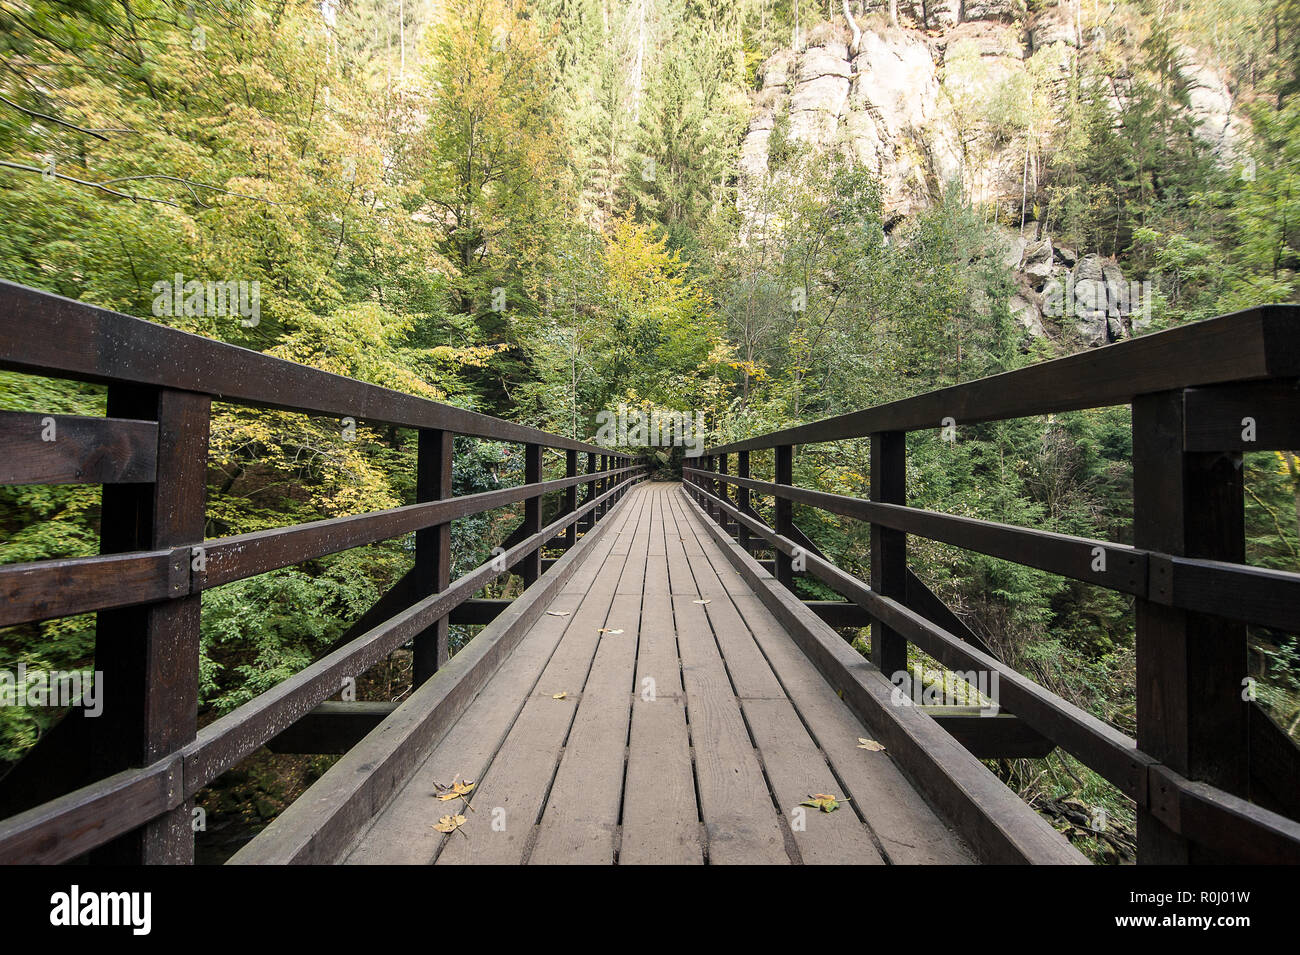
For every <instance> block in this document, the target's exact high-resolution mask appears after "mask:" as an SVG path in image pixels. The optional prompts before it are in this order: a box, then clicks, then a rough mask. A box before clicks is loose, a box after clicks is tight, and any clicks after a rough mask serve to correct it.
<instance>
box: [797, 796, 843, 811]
mask: <svg viewBox="0 0 1300 955" xmlns="http://www.w3.org/2000/svg"><path fill="white" fill-rule="evenodd" d="M844 801H845V802H848V799H847V798H846V799H845V800H844ZM799 805H801V806H809V807H811V808H813V809H820V810H821V811H822V812H834V811H835V810H836V809H839V808H840V801H839V799H838V798H837V797H835V796H832V795H831V794H830V793H813V794H812V795H811V796H809V797H808V798H807V799H805V800H804V801H803V802H801V803H799Z"/></svg>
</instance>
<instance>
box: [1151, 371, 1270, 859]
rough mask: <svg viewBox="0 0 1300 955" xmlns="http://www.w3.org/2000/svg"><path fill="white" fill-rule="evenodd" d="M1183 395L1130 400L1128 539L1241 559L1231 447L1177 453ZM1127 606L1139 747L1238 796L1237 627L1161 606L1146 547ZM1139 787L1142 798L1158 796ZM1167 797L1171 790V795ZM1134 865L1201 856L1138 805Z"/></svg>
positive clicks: (1240, 515)
mask: <svg viewBox="0 0 1300 955" xmlns="http://www.w3.org/2000/svg"><path fill="white" fill-rule="evenodd" d="M1184 417H1185V409H1184V398H1183V393H1182V392H1181V391H1171V392H1163V393H1159V394H1151V395H1141V396H1139V397H1137V398H1135V399H1134V400H1133V543H1134V545H1135V546H1136V547H1139V548H1142V549H1144V550H1150V551H1155V552H1158V553H1159V554H1160V555H1170V556H1185V557H1200V558H1205V559H1208V560H1220V561H1231V562H1236V563H1241V562H1244V560H1245V517H1244V514H1245V488H1244V483H1243V478H1242V461H1241V454H1240V453H1238V452H1225V453H1218V452H1186V451H1184V450H1183V435H1184V425H1185V423H1186V422H1185V420H1184ZM1149 578H1150V585H1149V586H1150V596H1151V598H1152V599H1148V600H1144V599H1139V600H1138V601H1137V602H1136V607H1135V616H1134V621H1135V627H1136V642H1137V744H1138V748H1139V749H1140V750H1141V751H1142V752H1144V753H1146V754H1148V755H1150V756H1153V757H1154V758H1156V759H1158V760H1159V761H1160V762H1161V763H1163V764H1165V765H1166V766H1168V767H1169V768H1170V769H1172V770H1174V771H1175V772H1177V773H1181V774H1182V775H1184V776H1186V777H1188V778H1189V779H1192V780H1195V781H1197V782H1204V783H1209V784H1210V785H1212V786H1217V787H1218V788H1220V789H1223V790H1226V791H1228V792H1230V793H1234V794H1236V795H1238V796H1243V797H1244V796H1245V795H1246V791H1247V777H1248V770H1249V764H1248V763H1247V758H1248V756H1247V754H1248V723H1247V720H1248V718H1249V710H1248V707H1249V704H1248V703H1247V702H1246V700H1244V699H1243V694H1242V684H1243V680H1244V679H1245V677H1246V674H1247V644H1246V626H1245V624H1242V623H1238V622H1234V621H1230V620H1226V619H1220V618H1216V617H1211V616H1207V615H1205V614H1198V613H1189V612H1187V611H1183V610H1177V609H1175V608H1173V607H1170V606H1166V605H1165V604H1164V603H1162V602H1161V601H1162V600H1163V601H1168V599H1169V596H1170V595H1169V586H1170V569H1169V565H1168V562H1167V561H1165V560H1162V559H1161V557H1158V556H1156V555H1154V554H1153V556H1152V557H1151V564H1150V569H1149ZM1166 796H1167V794H1161V793H1160V792H1158V791H1151V792H1148V801H1149V804H1151V805H1152V806H1155V805H1156V803H1155V801H1156V800H1158V799H1163V798H1166ZM1172 798H1173V799H1177V795H1176V794H1174V795H1173V796H1172ZM1137 850H1138V861H1139V862H1142V863H1188V862H1193V863H1194V862H1210V861H1214V860H1213V859H1211V858H1208V857H1205V856H1204V855H1203V854H1202V853H1199V852H1198V851H1197V850H1196V849H1195V847H1194V846H1191V845H1190V844H1189V843H1188V842H1187V841H1186V840H1185V839H1183V838H1182V837H1181V836H1179V835H1177V834H1176V833H1175V832H1173V831H1172V830H1171V829H1169V828H1168V827H1166V826H1165V825H1164V824H1162V823H1161V822H1160V820H1159V819H1158V818H1157V816H1156V815H1155V814H1154V813H1153V812H1150V811H1147V810H1146V808H1145V807H1143V806H1142V805H1140V804H1139V806H1138V815H1137Z"/></svg>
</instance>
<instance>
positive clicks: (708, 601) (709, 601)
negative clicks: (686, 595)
mask: <svg viewBox="0 0 1300 955" xmlns="http://www.w3.org/2000/svg"><path fill="white" fill-rule="evenodd" d="M691 603H696V604H707V603H713V601H712V600H692V601H691Z"/></svg>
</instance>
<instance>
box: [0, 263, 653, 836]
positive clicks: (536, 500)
mask: <svg viewBox="0 0 1300 955" xmlns="http://www.w3.org/2000/svg"><path fill="white" fill-rule="evenodd" d="M0 369H4V370H8V371H15V372H21V373H26V374H32V375H42V376H48V377H54V378H64V379H72V380H79V381H85V382H96V383H102V384H105V385H107V386H108V388H107V415H106V417H104V418H92V417H76V416H67V415H45V414H40V413H36V414H33V413H28V412H15V411H0V484H60V483H89V484H103V485H104V491H103V508H102V520H101V548H100V550H101V553H100V555H99V556H95V557H85V558H73V559H67V560H47V561H40V562H36V563H30V564H14V565H0V626H10V625H14V624H22V623H30V622H34V621H41V620H49V619H52V618H57V617H65V616H70V615H74V614H83V613H90V612H94V613H96V614H97V620H96V635H95V669H96V671H98V672H99V673H100V674H102V694H103V697H102V698H103V701H104V703H103V705H104V710H103V713H102V714H101V715H100V716H99V717H98V718H96V719H93V720H92V719H84V720H77V723H78V724H82V725H83V726H85V727H87V728H84V729H83V731H82V735H81V736H80V737H79V739H80V740H81V744H82V745H80V746H77V747H68V748H67V749H66V751H63V752H59V753H50V754H47V755H43V756H42V755H41V753H42V750H43V748H44V744H45V743H48V742H52V741H53V740H52V739H47V740H43V741H42V743H40V744H38V746H37V747H36V750H35V751H34V752H33V753H32V754H31V755H29V757H28V758H27V759H25V760H24V761H23V762H21V763H19V765H18V767H17V768H16V769H15V770H14V771H13V772H11V773H10V775H9V777H6V778H5V779H4V780H0V807H6V808H7V811H8V812H12V811H14V809H15V808H21V809H22V811H20V812H17V813H16V814H15V815H12V816H10V818H8V819H6V820H4V821H3V822H0V862H15V861H20V862H61V861H66V860H70V859H76V858H80V857H83V856H86V855H87V854H88V853H89V857H90V859H91V860H92V861H103V862H190V861H192V860H193V851H194V848H193V836H192V825H191V814H192V810H193V806H194V797H195V794H196V793H198V791H199V790H201V789H203V788H204V787H205V786H207V785H209V784H210V783H211V782H212V781H213V780H214V779H216V778H217V777H218V776H219V775H220V774H222V773H223V772H225V771H226V770H228V769H230V768H231V767H232V766H234V765H236V764H237V763H238V762H240V761H241V760H243V759H244V758H245V757H247V756H248V755H249V754H251V753H252V752H254V751H255V750H256V749H258V748H259V747H261V746H262V745H264V744H266V743H268V742H270V741H272V740H273V739H274V738H276V737H277V736H279V735H280V734H281V733H284V732H285V731H286V730H289V729H290V728H291V727H293V726H294V725H295V724H297V723H299V721H301V720H303V719H304V718H305V717H307V716H309V715H311V714H312V713H313V712H314V711H316V710H317V709H318V708H319V707H320V706H321V704H323V703H324V702H325V701H327V700H329V698H330V697H332V696H334V695H336V694H338V693H339V691H340V689H341V687H342V686H343V684H344V681H345V680H346V679H348V678H352V679H355V678H356V677H358V676H359V675H360V674H362V673H363V672H365V671H366V670H367V669H369V668H370V667H372V666H374V665H375V664H376V663H378V662H379V661H380V660H382V659H383V658H384V657H385V656H386V655H387V654H388V653H390V652H391V651H393V650H395V649H397V648H399V647H401V646H403V645H405V644H408V643H411V644H413V647H414V682H415V683H416V684H419V683H422V682H424V681H426V680H428V679H429V677H430V676H432V675H433V674H434V673H435V672H436V671H437V670H438V669H439V668H440V667H441V666H442V665H443V664H444V663H445V662H446V661H447V656H448V647H447V627H448V622H449V621H457V617H456V614H457V612H458V611H460V610H461V609H462V608H464V609H465V610H466V611H467V612H466V613H464V615H463V617H462V618H461V619H463V621H464V622H467V623H484V622H487V621H488V620H491V619H492V618H494V617H495V616H496V615H497V614H499V613H501V611H502V609H503V606H502V603H503V602H498V601H476V600H474V599H473V598H474V595H475V594H476V593H477V592H479V591H480V590H482V589H483V588H484V587H485V586H486V585H488V584H490V583H491V582H492V581H493V580H494V579H496V578H497V577H499V576H500V575H501V574H502V573H504V572H505V571H506V570H507V569H510V568H516V569H517V570H518V572H519V573H520V575H521V576H522V577H523V580H524V582H525V583H527V584H532V583H533V582H535V581H536V580H538V578H539V577H540V576H541V575H542V572H543V560H542V548H543V546H547V545H551V544H552V543H555V544H556V545H557V546H563V547H572V546H573V545H574V544H575V543H576V541H577V533H578V531H579V529H587V530H589V529H591V528H592V527H593V526H594V524H595V522H596V521H597V520H598V519H599V518H600V517H601V516H602V515H603V514H604V513H605V512H606V511H607V510H608V508H610V507H611V506H612V505H613V504H614V503H615V502H617V501H618V500H619V499H620V498H621V497H622V496H623V494H624V493H625V492H626V491H627V489H628V488H629V487H630V486H631V485H632V484H634V483H635V482H636V481H638V480H640V479H641V477H642V476H643V475H644V473H645V470H644V467H643V465H642V463H641V462H640V461H638V460H634V459H633V458H632V457H631V456H630V455H627V454H624V453H619V452H613V451H611V450H610V449H608V448H604V447H598V446H595V445H591V444H585V443H583V442H580V441H574V440H570V439H568V438H563V437H559V436H557V435H553V434H548V433H546V432H543V431H538V430H536V429H533V428H528V427H525V426H523V425H519V424H515V423H512V422H509V421H504V420H501V419H498V418H493V417H490V416H488V415H483V414H476V413H474V412H470V411H465V410H463V409H460V408H454V407H451V406H448V405H444V404H439V403H437V402H433V401H428V400H425V399H422V398H417V397H413V396H410V395H406V394H402V393H399V392H395V391H391V390H389V389H386V388H380V387H377V386H375V385H370V384H367V383H365V382H362V381H356V380H354V379H350V378H345V377H341V376H339V375H334V374H329V373H327V372H323V371H320V370H318V369H314V368H310V367H307V366H303V365H298V364H294V363H292V362H288V361H282V360H279V359H276V358H272V357H270V356H267V355H264V354H260V353H258V352H253V351H249V350H247V349H243V348H238V347H235V346H232V345H227V344H224V343H221V342H217V341H212V340H209V339H206V338H202V337H199V336H196V335H191V334H187V333H185V332H181V331H177V330H175V329H172V328H168V327H165V326H162V325H158V324H155V323H152V322H148V321H143V320H140V319H137V318H132V317H129V316H126V315H122V314H118V313H115V312H111V311H107V310H104V309H100V308H95V307H93V306H90V305H86V304H83V303H81V302H76V301H72V300H69V299H65V298H61V297H58V296H54V295H49V294H47V293H43V292H39V291H36V290H33V289H29V288H25V287H22V286H18V285H13V284H10V283H0ZM214 399H220V400H221V401H225V402H231V403H235V404H239V405H246V406H253V407H262V408H277V409H282V410H289V411H295V412H303V413H306V414H311V415H326V416H332V417H337V418H343V417H350V418H352V419H354V420H355V422H358V423H360V422H367V423H372V424H384V425H388V426H396V427H400V428H412V429H417V432H418V452H417V462H418V464H417V475H416V500H417V503H415V504H412V505H409V506H406V507H398V508H393V509H391V510H386V511H379V512H374V513H366V514H357V515H353V516H349V517H340V518H335V519H332V520H322V521H316V522H313V523H309V524H303V525H298V526H295V527H285V528H277V529H273V530H264V531H258V532H256V533H252V534H240V535H237V536H233V537H224V538H217V539H211V540H205V539H204V529H205V521H206V513H205V492H206V482H207V467H208V436H209V421H210V413H211V405H212V401H213V400H214ZM48 417H52V418H54V424H55V427H56V429H57V431H56V434H57V439H56V440H54V441H42V440H41V433H42V430H43V428H44V427H45V425H44V424H43V422H44V421H45V419H46V418H48ZM455 435H463V436H467V437H473V438H484V439H490V440H494V441H503V442H512V443H517V444H522V445H523V446H524V448H525V464H526V466H525V483H524V484H522V485H520V486H518V487H510V488H504V489H501V490H495V491H489V492H486V493H482V494H472V495H465V496H460V497H454V496H452V487H451V467H452V438H453V436H455ZM547 448H550V449H556V450H561V451H564V452H565V464H566V476H565V477H563V478H559V479H555V480H549V481H544V480H542V454H543V450H544V449H547ZM579 455H585V457H586V461H585V473H581V474H580V473H579V471H578V458H579ZM597 459H599V467H598V466H597ZM580 487H585V488H586V489H587V490H586V493H585V495H584V496H583V499H582V501H581V502H579V499H578V489H579V488H580ZM556 493H562V494H563V501H562V504H561V506H560V507H559V513H558V514H557V515H556V516H554V518H553V519H552V520H550V522H549V523H548V524H546V525H545V526H543V525H542V513H543V511H542V501H543V497H544V496H545V495H548V494H556ZM521 501H522V502H523V503H524V519H523V522H522V523H521V524H520V526H519V528H518V530H517V531H516V532H515V533H514V534H513V535H512V536H511V537H510V538H509V539H508V540H507V541H506V542H505V545H504V548H505V549H504V553H502V554H499V555H498V556H497V557H496V558H494V559H493V560H492V561H490V562H489V563H486V564H483V565H481V566H479V567H477V568H475V569H474V570H472V571H470V572H469V573H467V574H465V575H464V576H462V577H460V578H458V579H456V580H454V581H453V580H451V578H450V570H451V549H450V526H451V522H452V521H454V520H456V519H457V518H462V517H466V516H469V515H473V514H478V513H481V512H483V511H487V510H491V509H494V508H500V507H504V506H507V505H511V504H515V503H518V502H521ZM410 533H414V534H415V563H414V567H413V568H412V570H411V571H410V572H409V573H408V574H407V575H406V577H404V578H402V579H401V580H400V581H399V582H398V584H397V585H395V586H394V587H393V588H392V590H391V591H389V593H388V594H386V595H385V596H384V597H383V598H381V599H380V601H379V602H378V603H377V604H376V606H375V607H374V608H373V609H372V610H371V611H370V612H368V613H367V614H365V615H363V617H362V618H361V619H360V620H358V621H357V622H356V624H354V625H353V627H352V629H351V630H349V631H348V633H347V634H346V635H345V638H344V640H343V641H341V645H339V646H337V648H336V649H334V650H333V652H331V653H329V654H328V655H327V656H325V657H324V658H322V659H320V660H317V661H316V662H315V663H313V664H311V665H310V666H308V667H307V668H306V669H304V670H302V671H301V672H299V673H297V674H295V675H294V676H292V677H291V678H289V679H287V680H285V681H284V682H282V683H280V684H279V685H277V686H276V687H274V688H273V689H271V690H268V691H266V692H265V693H262V694H261V695H260V696H258V697H256V698H255V699H253V700H251V701H250V702H248V703H246V704H244V705H243V706H240V707H239V708H237V709H235V710H234V711H232V712H231V713H229V714H227V715H225V716H222V717H220V718H219V719H216V720H215V721H213V722H212V723H210V724H208V725H207V726H205V727H203V729H202V730H199V729H198V723H197V714H198V689H199V676H198V667H199V629H200V601H201V599H202V593H203V591H204V590H206V589H208V588H210V587H216V586H220V585H221V584H226V583H230V582H231V581H236V580H241V579H244V578H248V577H252V576H254V575H257V574H262V573H266V572H267V571H271V570H275V569H277V568H282V567H288V566H291V565H294V564H299V563H302V562H304V561H309V560H312V559H315V558H318V557H321V556H324V555H327V554H333V553H337V552H339V551H343V550H347V549H349V548H353V547H358V546H362V545H365V544H371V543H375V542H379V541H383V540H388V539H391V538H395V537H399V536H402V535H406V534H410ZM560 535H562V536H560ZM557 539H558V540H557ZM65 722H66V721H65ZM60 725H62V724H60ZM56 729H57V728H56ZM53 736H54V734H51V737H53ZM322 751H327V750H322ZM29 760H30V761H32V764H33V765H34V766H35V767H36V769H34V770H30V771H27V772H23V768H24V766H25V765H27V764H28V761H29ZM85 773H89V778H90V779H91V780H93V781H91V782H89V784H88V785H81V786H79V788H75V789H74V790H73V791H71V792H62V794H58V792H57V791H51V790H58V788H59V781H60V780H64V781H66V780H73V781H79V778H80V776H81V775H82V774H85ZM46 794H48V795H51V796H54V797H55V798H52V799H50V800H49V801H41V796H42V795H46ZM34 802H39V803H40V804H39V805H35V804H33V803H34ZM24 803H26V804H27V805H24ZM92 850H93V851H92Z"/></svg>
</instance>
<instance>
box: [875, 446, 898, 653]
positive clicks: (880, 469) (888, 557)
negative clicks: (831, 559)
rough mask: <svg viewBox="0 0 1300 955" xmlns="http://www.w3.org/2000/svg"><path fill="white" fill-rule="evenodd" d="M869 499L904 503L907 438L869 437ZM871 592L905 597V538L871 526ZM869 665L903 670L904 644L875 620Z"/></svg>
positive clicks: (896, 635)
mask: <svg viewBox="0 0 1300 955" xmlns="http://www.w3.org/2000/svg"><path fill="white" fill-rule="evenodd" d="M871 500H873V501H879V502H881V503H884V504H906V503H907V435H906V434H905V433H904V432H902V431H884V432H880V433H877V434H873V435H872V436H871ZM871 589H872V590H874V591H875V592H876V593H878V594H880V595H881V596H882V597H892V598H893V599H894V600H897V601H899V602H900V603H902V602H903V601H904V600H905V599H906V597H907V535H906V534H904V533H903V532H902V531H897V530H894V529H892V528H889V527H882V526H880V525H879V524H872V525H871ZM871 662H872V663H874V664H875V665H876V667H877V668H879V670H880V672H881V673H883V674H885V676H887V677H890V676H892V675H893V674H895V673H901V672H903V671H905V670H906V669H907V641H906V640H905V639H904V638H903V636H902V635H901V634H899V633H897V632H896V631H894V630H892V629H890V628H889V627H886V626H885V625H884V624H882V623H880V622H879V621H876V622H874V623H872V625H871Z"/></svg>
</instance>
